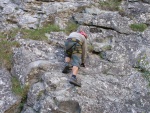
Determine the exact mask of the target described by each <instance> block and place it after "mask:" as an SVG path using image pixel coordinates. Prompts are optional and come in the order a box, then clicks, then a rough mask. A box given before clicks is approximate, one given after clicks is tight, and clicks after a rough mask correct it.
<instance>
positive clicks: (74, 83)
mask: <svg viewBox="0 0 150 113" xmlns="http://www.w3.org/2000/svg"><path fill="white" fill-rule="evenodd" d="M69 83H70V84H73V85H75V86H78V87H81V83H79V82H78V81H77V78H74V77H71V78H70V80H69Z"/></svg>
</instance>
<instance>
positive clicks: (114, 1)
mask: <svg viewBox="0 0 150 113" xmlns="http://www.w3.org/2000/svg"><path fill="white" fill-rule="evenodd" d="M121 1H122V0H107V1H100V2H99V5H100V7H101V8H102V9H104V10H110V11H118V10H119V6H120V4H121Z"/></svg>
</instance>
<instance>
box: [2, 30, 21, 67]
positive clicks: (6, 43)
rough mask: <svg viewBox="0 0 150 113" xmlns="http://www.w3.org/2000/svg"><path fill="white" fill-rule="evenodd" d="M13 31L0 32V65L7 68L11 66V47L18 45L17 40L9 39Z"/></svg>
mask: <svg viewBox="0 0 150 113" xmlns="http://www.w3.org/2000/svg"><path fill="white" fill-rule="evenodd" d="M14 35H15V33H12V32H11V33H9V34H8V35H7V36H6V34H3V33H0V66H5V67H6V68H7V69H8V70H10V68H11V57H12V47H18V46H20V45H19V43H18V42H16V41H11V40H10V38H6V37H13V36H14Z"/></svg>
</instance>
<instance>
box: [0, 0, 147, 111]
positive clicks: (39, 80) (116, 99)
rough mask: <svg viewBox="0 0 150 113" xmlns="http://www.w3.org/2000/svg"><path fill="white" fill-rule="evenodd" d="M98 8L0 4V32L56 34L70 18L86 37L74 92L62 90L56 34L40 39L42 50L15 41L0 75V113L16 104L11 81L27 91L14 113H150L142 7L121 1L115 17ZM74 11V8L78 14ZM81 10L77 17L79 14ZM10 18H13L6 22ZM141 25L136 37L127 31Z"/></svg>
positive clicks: (90, 2)
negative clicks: (41, 29) (48, 25)
mask: <svg viewBox="0 0 150 113" xmlns="http://www.w3.org/2000/svg"><path fill="white" fill-rule="evenodd" d="M98 2H99V1H98V0H97V1H96V0H95V1H94V0H84V1H79V0H71V1H67V0H66V1H65V0H62V1H61V0H60V1H54V0H37V1H35V0H23V1H18V0H13V1H10V0H5V1H0V6H1V8H0V10H1V13H0V15H1V18H0V19H1V21H0V26H1V28H0V29H1V30H2V31H4V30H7V29H12V28H15V27H26V28H32V29H33V28H36V27H37V24H38V25H40V26H42V25H43V23H44V22H54V23H56V24H57V25H59V27H60V28H62V29H63V28H64V27H65V26H66V22H67V21H68V20H70V18H72V19H73V20H74V21H75V22H77V23H79V24H80V26H79V29H83V30H84V31H86V32H87V34H88V45H89V46H90V48H92V51H90V50H89V52H88V56H87V59H86V64H85V65H86V67H85V68H81V69H80V70H79V74H78V76H77V77H78V79H79V80H80V81H81V84H82V87H81V88H79V87H74V86H73V85H71V84H69V82H68V79H69V77H70V76H71V72H70V73H69V74H63V73H61V70H62V68H63V65H64V49H63V47H64V40H65V39H66V38H67V35H66V34H65V33H64V32H50V33H47V34H46V36H47V37H48V42H44V41H35V40H30V39H22V35H21V34H19V33H18V34H17V36H16V37H15V40H16V41H18V42H19V43H20V47H18V48H13V58H12V62H13V66H12V69H11V71H10V72H8V71H7V70H6V69H4V68H1V69H0V87H1V90H0V98H1V100H0V113H4V112H5V113H17V111H16V110H15V109H16V108H17V107H18V106H19V103H20V101H21V99H20V97H19V96H17V95H14V94H13V93H12V90H11V88H12V84H11V80H10V78H11V76H15V77H17V78H18V79H19V81H20V83H21V85H22V86H26V85H28V86H29V91H28V93H27V98H26V102H25V103H24V106H23V109H22V110H21V113H150V107H149V106H150V88H149V80H148V78H146V77H144V74H143V73H144V72H141V70H142V71H143V70H145V71H146V72H149V71H150V68H149V67H150V59H149V57H148V56H149V54H150V49H149V47H150V35H149V33H150V27H149V22H150V21H149V20H150V2H149V1H148V0H143V1H140V0H128V1H122V3H121V6H120V7H121V8H122V10H123V11H107V10H102V9H101V8H100V7H98ZM81 7H82V8H81ZM79 8H81V9H79ZM12 16H13V17H12ZM134 23H144V24H146V25H147V26H148V27H147V28H146V30H144V31H142V32H138V31H133V30H132V29H131V28H130V27H129V26H130V24H134Z"/></svg>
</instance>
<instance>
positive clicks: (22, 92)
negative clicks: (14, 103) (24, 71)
mask: <svg viewBox="0 0 150 113" xmlns="http://www.w3.org/2000/svg"><path fill="white" fill-rule="evenodd" d="M11 81H12V92H13V93H14V94H16V95H19V96H20V97H21V103H20V106H19V109H20V110H22V109H23V106H24V103H25V102H26V100H27V94H28V91H29V85H26V86H24V87H21V85H20V82H19V80H18V79H17V78H16V77H12V78H11Z"/></svg>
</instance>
